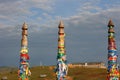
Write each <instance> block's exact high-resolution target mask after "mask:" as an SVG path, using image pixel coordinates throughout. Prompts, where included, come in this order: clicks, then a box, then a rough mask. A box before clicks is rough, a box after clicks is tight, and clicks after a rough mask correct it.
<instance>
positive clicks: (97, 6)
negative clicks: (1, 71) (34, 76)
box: [0, 0, 120, 66]
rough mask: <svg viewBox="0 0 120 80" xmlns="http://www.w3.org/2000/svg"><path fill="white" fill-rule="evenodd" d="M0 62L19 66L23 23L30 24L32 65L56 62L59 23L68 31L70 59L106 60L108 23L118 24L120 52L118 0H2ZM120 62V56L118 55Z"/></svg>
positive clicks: (0, 5)
mask: <svg viewBox="0 0 120 80" xmlns="http://www.w3.org/2000/svg"><path fill="white" fill-rule="evenodd" d="M0 12H1V13H0V66H19V50H20V48H21V47H20V41H21V27H22V24H23V23H24V22H26V23H27V24H28V28H29V29H28V31H29V36H28V40H29V46H28V47H29V55H30V65H31V66H35V65H39V64H40V62H42V64H43V65H55V64H56V56H57V38H58V34H57V33H58V24H59V21H60V20H61V19H62V20H63V22H64V26H65V33H66V37H65V40H66V49H67V59H68V62H69V63H72V62H92V61H94V62H96V61H103V62H107V35H108V33H107V29H108V28H107V24H108V21H109V19H112V20H113V22H114V24H115V31H116V43H117V48H118V54H119V53H120V49H119V48H120V46H119V44H120V41H119V40H120V36H119V34H120V32H119V30H120V28H119V27H120V1H119V0H0ZM118 63H120V59H118Z"/></svg>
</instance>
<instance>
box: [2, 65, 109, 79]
mask: <svg viewBox="0 0 120 80" xmlns="http://www.w3.org/2000/svg"><path fill="white" fill-rule="evenodd" d="M30 70H31V73H32V75H31V77H30V80H56V75H55V73H54V66H44V67H40V66H36V67H32V68H31V69H30ZM106 72H107V71H106V69H100V68H83V67H75V68H69V71H68V77H69V79H68V80H106V76H107V73H106ZM44 74H46V75H47V76H46V77H45V78H41V77H40V75H44ZM2 76H7V77H8V80H18V76H17V70H15V71H12V72H11V71H5V72H3V73H0V79H1V78H2Z"/></svg>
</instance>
